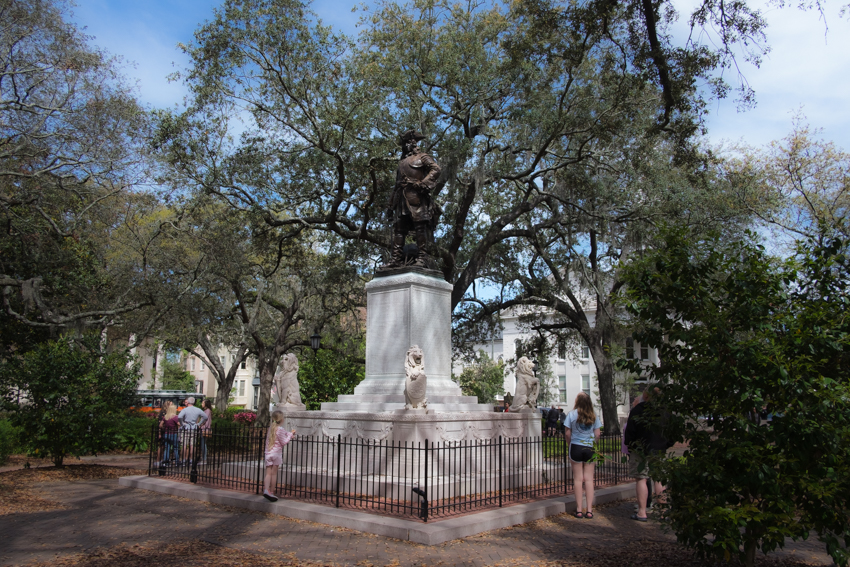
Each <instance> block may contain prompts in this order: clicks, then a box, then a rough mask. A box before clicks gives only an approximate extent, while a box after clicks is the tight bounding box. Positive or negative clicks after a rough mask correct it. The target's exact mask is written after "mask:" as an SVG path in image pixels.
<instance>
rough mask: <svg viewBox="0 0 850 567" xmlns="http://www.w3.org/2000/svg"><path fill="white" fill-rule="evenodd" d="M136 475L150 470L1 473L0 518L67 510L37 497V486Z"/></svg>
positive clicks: (73, 468) (54, 469)
mask: <svg viewBox="0 0 850 567" xmlns="http://www.w3.org/2000/svg"><path fill="white" fill-rule="evenodd" d="M136 474H147V471H142V470H139V469H130V468H124V467H108V466H103V465H66V466H64V467H62V468H57V467H54V466H49V467H48V466H45V467H39V468H29V469H19V470H14V471H6V472H3V473H0V516H1V515H6V514H27V513H31V512H45V511H48V510H61V509H62V508H64V507H65V506H63V505H62V504H59V503H57V502H54V501H51V500H45V499H43V498H41V497H39V496H38V490H37V489H36V487H35V486H34V485H36V484H39V483H42V482H57V481H71V482H73V481H80V480H102V479H108V478H118V477H122V476H128V475H136Z"/></svg>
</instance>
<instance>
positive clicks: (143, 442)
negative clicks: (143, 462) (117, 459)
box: [113, 417, 155, 453]
mask: <svg viewBox="0 0 850 567" xmlns="http://www.w3.org/2000/svg"><path fill="white" fill-rule="evenodd" d="M154 423H155V422H153V421H152V420H150V419H148V418H147V417H133V418H128V419H125V420H122V421H121V422H119V425H118V430H117V431H116V433H115V441H114V445H113V448H115V449H120V450H122V451H132V452H134V453H142V452H145V451H147V450H148V447H149V446H150V441H151V435H152V433H151V431H152V427H153V424H154Z"/></svg>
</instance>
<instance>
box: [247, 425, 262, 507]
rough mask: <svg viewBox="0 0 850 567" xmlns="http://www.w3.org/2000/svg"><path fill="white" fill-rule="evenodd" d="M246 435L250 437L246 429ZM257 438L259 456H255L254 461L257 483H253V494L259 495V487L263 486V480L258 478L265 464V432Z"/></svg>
mask: <svg viewBox="0 0 850 567" xmlns="http://www.w3.org/2000/svg"><path fill="white" fill-rule="evenodd" d="M249 427H250V426H249ZM248 435H249V436H250V435H251V430H250V429H248ZM259 437H260V439H259V441H260V443H259V444H258V445H257V452H258V453H259V454H258V455H257V456H258V458H257V461H256V462H257V482H256V483H254V494H259V493H260V485H261V484H263V480H262V478H261V477H260V475H261V474H262V472H263V464H265V461H266V432H265V430H261V431H260V435H259ZM249 440H250V437H249Z"/></svg>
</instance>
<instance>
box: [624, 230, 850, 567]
mask: <svg viewBox="0 0 850 567" xmlns="http://www.w3.org/2000/svg"><path fill="white" fill-rule="evenodd" d="M821 230H822V231H824V232H822V233H821V237H820V238H818V239H814V240H804V241H801V242H800V243H799V246H798V250H797V256H796V257H795V258H793V259H790V260H788V261H785V262H779V261H776V260H773V259H771V258H770V257H769V256H768V255H767V254H766V253H765V251H764V248H763V247H762V246H760V245H758V243H757V242H756V241H754V239H753V238H752V237H751V238H750V239H749V240H746V241H742V242H734V243H730V242H728V241H725V240H724V239H721V238H718V237H711V238H705V239H694V238H692V237H689V236H688V235H686V234H684V233H683V232H682V231H681V230H675V229H672V230H669V231H666V232H664V233H663V234H662V240H661V241H660V242H659V243H658V245H657V247H656V248H655V249H654V250H653V251H652V252H650V253H648V254H647V255H646V256H645V257H644V258H643V259H642V260H640V261H639V262H636V263H634V264H633V266H632V267H631V268H630V271H629V274H628V277H627V283H628V286H629V292H628V295H629V298H630V304H629V311H630V312H631V313H632V314H633V316H634V317H635V318H636V319H637V321H638V322H639V323H640V324H641V325H642V326H641V327H640V328H639V330H638V332H637V333H636V337H637V338H638V340H640V341H642V342H643V343H645V344H648V345H650V346H653V347H655V348H658V352H659V358H660V359H661V360H662V361H663V363H662V364H660V365H654V366H652V367H651V369H650V373H651V378H652V379H653V380H656V381H658V382H659V383H660V384H661V388H662V393H663V395H662V397H661V400H662V402H661V403H663V404H664V406H665V407H666V408H667V410H669V411H670V412H671V414H672V415H671V416H670V418H669V419H668V421H667V423H666V425H665V434H666V435H668V436H670V437H671V438H672V439H674V440H676V441H687V443H688V448H687V450H686V451H685V453H684V455H683V456H682V458H679V459H669V460H667V461H664V462H663V463H662V464H661V466H660V467H659V470H658V471H656V472H654V473H653V478H654V479H655V478H657V479H658V480H660V481H662V482H663V483H664V484H666V485H667V494H669V496H670V503H669V504H668V505H666V507H665V508H664V511H663V518H664V519H665V520H666V521H667V522H669V524H670V525H671V527H672V529H673V531H674V532H675V533H676V534H677V537H678V539H679V541H681V542H683V543H685V544H686V545H688V546H690V547H693V548H695V549H696V550H697V551H698V552H700V553H701V554H702V555H704V556H714V557H717V558H719V559H726V560H729V559H730V557H736V556H737V557H740V559H741V560H743V561H744V563H745V564H746V565H753V562H754V560H755V554H756V552H757V551H758V550H761V551H762V552H764V553H768V552H770V551H773V550H775V549H776V548H777V547H782V545H783V544H784V542H785V541H786V539H789V538H790V539H794V540H798V539H806V538H807V537H808V536H809V533H810V532H814V533H816V534H817V535H818V537H819V538H820V539H821V540H822V541H823V542H824V543H825V544H826V547H827V551H828V552H829V553H830V554H831V555H832V556H833V558H834V559H835V561H836V563H838V564H842V565H846V564H847V560H848V555H847V551H846V546H847V544H848V543H850V542H848V540H847V534H848V528H850V525H848V518H847V509H848V505H850V500H848V498H850V490H848V488H850V487H848V485H847V479H848V478H850V476H848V473H850V453H848V450H847V447H848V444H847V442H848V439H849V438H850V412H848V400H850V381H848V374H847V368H848V366H847V363H848V347H850V333H848V331H850V329H849V328H848V320H850V319H848V313H847V308H848V305H850V298H849V297H848V290H847V281H848V275H850V274H848V264H847V252H848V244H847V240H844V239H843V237H842V236H840V235H837V234H836V231H830V230H828V227H822V228H821ZM633 366H634V364H633ZM760 413H761V414H763V415H766V416H768V419H769V421H768V422H767V423H766V424H760V423H759V421H760V420H759V418H758V417H757V416H758V415H759V414H760Z"/></svg>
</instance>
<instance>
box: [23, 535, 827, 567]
mask: <svg viewBox="0 0 850 567" xmlns="http://www.w3.org/2000/svg"><path fill="white" fill-rule="evenodd" d="M437 564H439V565H447V564H448V563H444V562H443V561H438V562H437V563H434V564H433V565H437ZM756 564H757V565H758V566H759V567H810V565H811V564H809V563H806V562H802V561H798V560H794V559H789V558H781V559H780V558H771V557H767V558H765V557H758V558H757V559H756ZM27 565H28V566H30V567H71V566H75V567H83V566H85V567H111V566H112V565H122V566H126V567H146V566H147V565H157V567H208V566H209V565H222V566H225V567H230V566H236V565H244V566H246V567H268V566H269V565H280V566H282V567H336V566H337V565H338V564H337V563H334V562H330V563H328V562H316V561H309V560H304V559H298V558H296V557H295V556H294V554H291V553H289V554H279V553H249V552H246V551H242V550H239V549H233V548H228V547H224V546H220V545H216V544H213V543H209V542H207V541H202V540H194V541H185V542H179V543H172V544H168V545H162V544H158V543H153V544H141V545H140V544H136V545H128V544H122V545H119V546H115V547H112V548H109V549H95V550H92V551H89V552H85V553H78V554H76V555H72V556H68V557H64V558H57V559H54V560H51V561H48V562H38V563H28V564H27ZM356 565H357V566H359V567H378V566H377V565H376V564H373V563H372V562H370V561H366V560H361V561H358V562H357V563H356ZM393 565H399V563H398V561H397V560H393V561H391V562H390V563H388V564H384V563H382V564H381V566H382V567H392V566H393ZM418 565H422V566H423V567H425V566H427V565H428V563H421V564H417V566H418ZM659 565H676V566H681V567H715V566H716V565H717V564H715V563H705V562H701V561H698V560H696V559H695V558H694V556H693V554H691V553H690V552H689V551H687V550H684V549H682V548H680V547H678V546H676V545H671V544H670V543H667V542H656V541H639V542H633V544H632V545H630V546H628V547H626V548H623V549H617V550H604V551H602V550H600V551H595V552H593V553H582V552H580V551H579V552H577V553H576V555H575V556H574V557H571V558H569V559H566V560H556V561H535V562H530V563H529V562H528V561H527V559H524V560H507V561H500V562H496V563H494V564H493V566H492V567H521V566H522V567H624V566H628V567H658V566H659ZM722 565H723V566H724V567H726V566H734V565H736V563H734V562H733V563H723V564H722Z"/></svg>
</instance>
